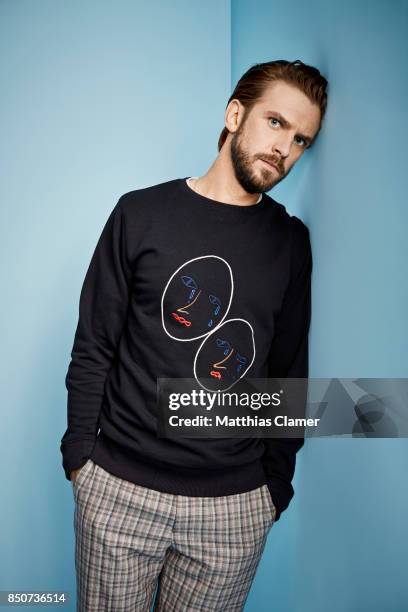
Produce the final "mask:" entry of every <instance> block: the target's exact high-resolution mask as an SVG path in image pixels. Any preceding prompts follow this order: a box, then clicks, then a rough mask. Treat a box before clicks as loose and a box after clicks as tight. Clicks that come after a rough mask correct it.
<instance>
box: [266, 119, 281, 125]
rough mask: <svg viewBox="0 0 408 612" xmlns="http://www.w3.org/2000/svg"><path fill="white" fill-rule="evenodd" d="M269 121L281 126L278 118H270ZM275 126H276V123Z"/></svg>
mask: <svg viewBox="0 0 408 612" xmlns="http://www.w3.org/2000/svg"><path fill="white" fill-rule="evenodd" d="M269 121H277V122H278V123H279V125H280V121H279V119H277V118H276V117H269ZM274 125H276V123H275V124H274Z"/></svg>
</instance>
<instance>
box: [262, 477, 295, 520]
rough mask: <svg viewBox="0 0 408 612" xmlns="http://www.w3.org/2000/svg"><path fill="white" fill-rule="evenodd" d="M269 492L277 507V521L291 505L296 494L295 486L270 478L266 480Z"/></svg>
mask: <svg viewBox="0 0 408 612" xmlns="http://www.w3.org/2000/svg"><path fill="white" fill-rule="evenodd" d="M266 484H267V486H268V490H269V493H270V495H271V497H272V502H273V503H274V505H275V508H276V516H275V523H276V521H278V520H279V518H280V515H281V514H282V512H284V510H286V508H287V507H288V506H289V503H290V500H291V499H292V497H293V495H294V490H293V487H292V485H291V484H290V483H286V482H284V481H283V480H279V479H276V478H269V479H268V480H267V482H266Z"/></svg>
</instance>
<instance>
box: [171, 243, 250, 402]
mask: <svg viewBox="0 0 408 612" xmlns="http://www.w3.org/2000/svg"><path fill="white" fill-rule="evenodd" d="M233 294H234V281H233V276H232V269H231V266H230V265H229V264H228V262H227V261H226V260H225V259H223V258H222V257H219V256H218V255H203V256H201V257H196V258H194V259H190V260H189V261H187V262H186V263H184V264H183V265H181V266H180V267H179V268H177V270H176V271H175V272H174V273H173V274H172V275H171V277H170V278H169V280H168V282H167V284H166V286H165V288H164V291H163V295H162V298H161V316H162V326H163V330H164V331H165V332H166V334H167V335H168V336H170V338H172V339H173V340H177V341H179V342H191V341H193V340H198V339H199V338H204V340H203V341H202V343H201V344H200V346H199V347H198V349H197V352H196V354H195V357H194V363H193V372H194V377H195V379H196V380H197V382H198V384H199V385H200V386H201V387H202V388H203V389H206V390H207V391H226V390H228V389H230V388H231V387H232V386H233V385H234V384H236V383H237V382H238V380H240V378H242V377H243V376H244V375H245V374H246V372H247V371H248V370H249V368H250V367H251V366H252V364H253V362H254V359H255V341H254V330H253V328H252V325H251V324H250V323H248V321H246V320H245V319H239V318H236V319H228V320H225V318H226V316H227V314H228V312H229V309H230V306H231V302H232V298H233Z"/></svg>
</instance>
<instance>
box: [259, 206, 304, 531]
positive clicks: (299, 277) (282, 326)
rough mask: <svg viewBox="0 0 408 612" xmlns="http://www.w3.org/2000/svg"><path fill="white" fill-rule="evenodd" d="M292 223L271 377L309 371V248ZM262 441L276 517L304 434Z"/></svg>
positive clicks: (289, 493) (288, 494)
mask: <svg viewBox="0 0 408 612" xmlns="http://www.w3.org/2000/svg"><path fill="white" fill-rule="evenodd" d="M291 223H292V232H291V262H290V279H289V283H288V286H287V290H286V292H285V296H284V299H283V302H282V308H281V311H280V313H279V315H278V318H277V322H276V329H275V336H274V339H273V341H272V345H271V350H270V354H269V377H271V378H307V377H308V373H309V360H308V334H309V327H310V319H311V274H312V251H311V245H310V237H309V230H308V229H307V227H306V226H305V225H304V224H303V222H302V221H301V220H300V219H298V218H297V217H295V216H293V217H291ZM263 441H264V444H265V453H264V455H263V456H262V463H263V466H264V470H265V474H266V476H267V485H268V489H269V492H270V494H271V497H272V500H273V502H274V504H275V507H276V510H277V512H276V517H275V521H277V520H279V517H280V515H281V513H282V512H283V511H284V510H286V508H287V507H288V505H289V503H290V500H291V499H292V497H293V495H294V489H293V486H292V484H291V481H292V478H293V476H294V473H295V465H296V453H297V451H298V450H299V449H300V448H301V447H302V446H303V444H304V438H264V440H263Z"/></svg>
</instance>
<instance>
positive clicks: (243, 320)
mask: <svg viewBox="0 0 408 612" xmlns="http://www.w3.org/2000/svg"><path fill="white" fill-rule="evenodd" d="M232 321H242V322H243V323H246V324H247V325H248V326H249V328H250V330H251V338H252V344H253V349H254V351H253V357H252V361H251V363H250V364H249V366H248V367H247V369H246V370H245V371H244V373H243V374H242V375H241V376H240V377H239V378H238V380H234V382H233V383H232V385H230V386H229V387H227V388H226V389H216V390H214V389H208V388H207V387H205V386H204V385H202V384H201V383H200V381H199V380H198V377H197V370H196V363H197V356H198V353H199V352H200V350H201V348H202V346H203V345H204V344H205V342H207V340H208V339H209V337H210V336H211V335H212V334H213V333H214V332H215V331H217V332H218V331H219V329H220V327H223V326H224V325H226V324H227V323H231V322H232ZM255 355H256V347H255V335H254V328H253V327H252V325H251V324H250V322H249V321H247V320H246V319H241V318H239V317H238V318H236V319H227V321H224V322H223V323H221V324H220V325H218V326H217V327H216V328H215V329H213V330H212V331H211V332H210V333H209V334H207V337H206V338H204V340H203V341H202V342H201V344H200V346H199V347H198V349H197V351H196V354H195V356H194V364H193V374H194V378H195V379H196V381H197V382H198V384H199V385H200V387H201V388H202V389H205V390H206V391H209V392H210V393H221V392H224V391H228V390H229V389H231V388H232V387H233V386H234V385H236V384H237V382H238V381H240V380H241V378H243V377H244V376H245V374H246V373H247V372H248V370H249V368H250V367H251V366H252V364H253V363H254V361H255Z"/></svg>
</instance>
